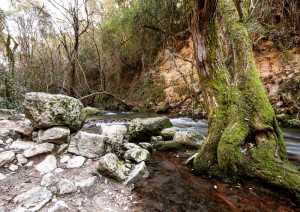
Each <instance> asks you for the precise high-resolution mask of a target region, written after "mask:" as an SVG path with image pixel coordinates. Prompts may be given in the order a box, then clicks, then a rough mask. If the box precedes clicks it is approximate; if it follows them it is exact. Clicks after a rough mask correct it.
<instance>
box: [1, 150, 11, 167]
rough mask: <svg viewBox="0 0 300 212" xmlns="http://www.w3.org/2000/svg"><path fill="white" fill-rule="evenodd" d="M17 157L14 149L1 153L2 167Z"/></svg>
mask: <svg viewBox="0 0 300 212" xmlns="http://www.w3.org/2000/svg"><path fill="white" fill-rule="evenodd" d="M14 159H15V153H14V152H13V151H6V152H2V153H0V167H2V166H4V165H6V164H8V163H10V162H12V161H13V160H14Z"/></svg>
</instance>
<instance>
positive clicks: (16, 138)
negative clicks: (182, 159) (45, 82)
mask: <svg viewBox="0 0 300 212" xmlns="http://www.w3.org/2000/svg"><path fill="white" fill-rule="evenodd" d="M24 108H25V112H26V117H27V118H25V117H24V116H23V115H19V116H18V117H17V118H16V116H15V115H5V116H0V126H1V128H0V182H3V184H2V185H1V183H0V190H3V191H7V192H6V195H5V197H4V196H1V195H0V211H1V212H2V211H15V212H19V211H39V210H41V209H42V210H46V208H47V210H48V211H60V210H66V209H68V210H79V208H82V207H83V206H82V203H83V202H84V203H85V204H88V203H87V202H89V203H91V201H92V200H86V199H83V197H82V196H81V192H82V191H83V192H84V191H85V190H87V189H94V192H95V193H94V194H95V197H94V198H98V199H101V198H102V196H103V195H106V196H107V195H108V196H114V197H115V199H114V200H115V201H112V202H108V203H106V202H105V201H104V200H103V205H101V206H97V207H98V208H97V210H98V209H99V207H100V208H101V207H105V206H107V205H111V204H112V203H114V207H117V208H127V209H128V206H130V202H132V198H131V200H130V201H128V199H126V198H128V195H129V194H130V189H131V188H132V184H134V183H136V182H137V181H139V180H141V179H143V178H146V177H147V176H148V171H147V167H146V163H147V162H148V161H149V160H150V152H151V151H152V148H153V143H151V141H153V140H155V138H157V137H153V135H154V136H160V137H161V138H160V139H156V140H160V141H157V143H159V144H160V145H159V146H160V147H162V146H164V147H165V146H166V142H168V141H163V139H165V140H170V139H173V141H172V142H175V143H180V144H181V143H185V144H192V143H193V144H197V145H199V144H201V141H202V139H203V137H201V136H200V135H198V134H197V133H196V134H195V133H187V132H185V133H184V132H177V130H176V129H175V128H170V127H172V124H171V122H170V120H169V119H168V118H167V117H157V118H149V119H134V120H132V121H131V123H130V126H129V130H128V129H127V127H126V126H125V125H121V124H116V125H103V126H99V127H101V130H99V132H102V133H101V134H99V133H88V132H86V131H84V129H80V128H81V126H82V125H83V121H84V119H83V117H84V112H82V109H83V106H82V104H81V103H80V102H79V101H77V100H76V99H73V98H71V97H66V96H63V95H50V94H44V93H29V94H26V95H25V102H24ZM1 117H2V118H1ZM12 117H14V118H12ZM166 128H169V129H166ZM130 137H131V138H132V139H131V140H130ZM151 137H152V138H151ZM130 141H133V142H134V143H132V142H130ZM104 176H108V177H111V178H114V179H115V180H117V181H119V182H122V183H121V184H120V183H119V184H118V185H116V184H115V185H114V186H115V187H117V189H115V191H114V192H112V191H110V190H111V189H110V186H111V185H108V183H107V182H108V181H107V178H105V177H104ZM22 179H24V180H22ZM103 182H104V183H103ZM14 184H16V185H18V184H19V185H18V186H15V188H14V189H12V188H13V187H14V186H12V185H14ZM126 186H127V187H126ZM100 188H101V189H102V190H101V189H100ZM97 189H98V190H97ZM99 189H100V191H99ZM126 189H127V191H128V192H125V191H124V190H126ZM101 192H104V193H105V194H103V193H102V196H101V195H100V196H99V193H101ZM67 195H76V196H75V197H74V198H75V199H76V198H77V196H80V198H79V200H80V201H81V203H80V204H77V206H75V205H76V204H75V203H72V201H71V200H70V199H69V198H68V196H67ZM58 198H59V200H58ZM71 199H72V198H71ZM77 199H78V198H77ZM79 200H78V201H79ZM121 200H122V201H121ZM106 201H107V200H106ZM91 204H92V203H91ZM116 205H117V206H116ZM84 207H87V208H89V207H90V210H91V211H92V210H94V209H92V208H93V207H96V206H91V205H90V206H87V205H86V206H84ZM103 211H105V210H103Z"/></svg>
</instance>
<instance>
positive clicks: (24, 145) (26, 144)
mask: <svg viewBox="0 0 300 212" xmlns="http://www.w3.org/2000/svg"><path fill="white" fill-rule="evenodd" d="M35 145H37V143H35V142H33V141H22V140H16V141H14V142H12V144H11V145H10V146H9V148H10V149H21V150H26V149H29V148H31V147H34V146H35Z"/></svg>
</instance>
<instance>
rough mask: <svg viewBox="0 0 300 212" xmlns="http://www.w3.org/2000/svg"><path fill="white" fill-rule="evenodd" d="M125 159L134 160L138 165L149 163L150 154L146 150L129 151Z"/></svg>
mask: <svg viewBox="0 0 300 212" xmlns="http://www.w3.org/2000/svg"><path fill="white" fill-rule="evenodd" d="M125 159H127V160H134V161H135V162H137V163H140V162H142V161H149V159H150V153H149V151H148V150H146V149H141V148H139V149H129V150H127V151H126V152H125Z"/></svg>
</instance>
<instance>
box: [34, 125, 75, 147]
mask: <svg viewBox="0 0 300 212" xmlns="http://www.w3.org/2000/svg"><path fill="white" fill-rule="evenodd" d="M69 135H70V129H69V128H66V127H52V128H50V129H47V130H40V131H39V133H38V141H39V142H40V143H45V142H50V143H55V144H62V143H65V142H67V140H68V137H69Z"/></svg>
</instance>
